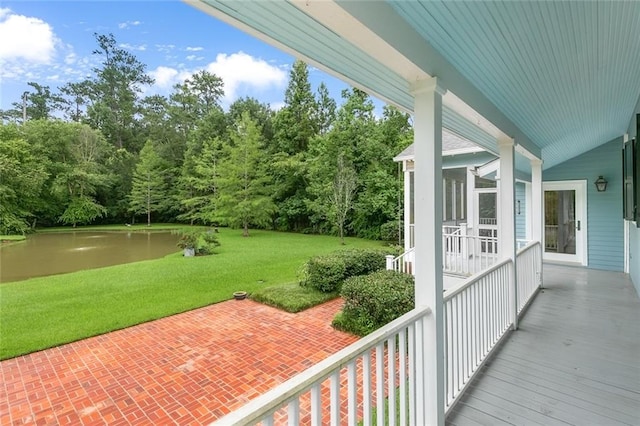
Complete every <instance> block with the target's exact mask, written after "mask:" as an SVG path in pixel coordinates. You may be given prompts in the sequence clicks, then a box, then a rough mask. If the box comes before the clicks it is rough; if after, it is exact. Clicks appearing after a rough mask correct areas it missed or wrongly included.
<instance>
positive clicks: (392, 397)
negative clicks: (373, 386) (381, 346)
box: [387, 334, 397, 426]
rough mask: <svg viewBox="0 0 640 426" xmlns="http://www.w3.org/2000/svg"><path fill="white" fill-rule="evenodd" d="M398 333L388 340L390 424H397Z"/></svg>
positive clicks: (391, 425)
mask: <svg viewBox="0 0 640 426" xmlns="http://www.w3.org/2000/svg"><path fill="white" fill-rule="evenodd" d="M396 336H397V334H396V335H394V336H392V337H391V338H389V340H387V401H388V407H389V409H388V412H389V421H388V422H387V424H388V425H389V426H395V424H396V416H395V412H396V409H397V407H396Z"/></svg>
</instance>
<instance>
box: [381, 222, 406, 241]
mask: <svg viewBox="0 0 640 426" xmlns="http://www.w3.org/2000/svg"><path fill="white" fill-rule="evenodd" d="M402 223H403V222H400V224H398V221H397V220H396V221H391V222H385V223H383V224H382V225H380V239H381V240H382V241H389V242H394V243H397V242H398V237H399V232H400V229H401V228H402V226H403V225H402Z"/></svg>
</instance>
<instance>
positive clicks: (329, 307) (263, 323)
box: [0, 299, 356, 425]
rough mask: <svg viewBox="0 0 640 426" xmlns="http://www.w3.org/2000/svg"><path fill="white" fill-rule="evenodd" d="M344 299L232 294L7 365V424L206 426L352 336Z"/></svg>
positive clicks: (2, 370)
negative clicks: (343, 328) (289, 302)
mask: <svg viewBox="0 0 640 426" xmlns="http://www.w3.org/2000/svg"><path fill="white" fill-rule="evenodd" d="M341 303H342V301H341V300H340V299H338V300H335V301H332V302H328V303H326V304H324V305H321V306H318V307H315V308H312V309H309V310H307V311H305V312H302V313H299V314H289V313H286V312H282V311H279V310H277V309H274V308H271V307H268V306H264V305H261V304H258V303H255V302H253V301H250V300H244V301H234V300H231V301H227V302H223V303H219V304H216V305H212V306H208V307H205V308H201V309H196V310H193V311H190V312H186V313H183V314H178V315H174V316H171V317H168V318H163V319H160V320H157V321H152V322H149V323H146V324H141V325H138V326H134V327H130V328H127V329H124V330H120V331H115V332H112V333H108V334H104V335H101V336H97V337H93V338H90V339H85V340H81V341H78V342H75V343H71V344H67V345H64V346H60V347H57V348H53V349H48V350H45V351H41V352H36V353H33V354H30V355H26V356H22V357H18V358H14V359H10V360H6V361H2V362H1V363H0V374H1V380H2V385H1V386H0V424H2V425H21V424H38V425H41V424H42V425H53V424H74V425H75V424H87V425H88V424H91V425H94V424H95V425H98V424H109V425H129V424H135V425H144V424H153V425H166V424H179V425H200V424H207V423H209V422H211V421H213V420H215V419H216V418H219V417H221V416H223V415H224V414H226V413H228V412H230V411H233V410H234V409H236V408H239V407H240V406H242V405H244V404H245V403H246V402H247V401H249V400H250V399H252V398H255V397H256V396H258V395H260V394H262V393H264V392H265V391H267V390H269V389H271V388H273V387H274V386H276V385H277V384H279V383H282V382H283V381H285V380H287V379H288V378H290V377H292V376H293V375H295V374H297V373H299V372H301V371H303V370H305V369H306V368H308V367H309V366H311V365H313V364H315V363H317V362H318V361H320V360H322V359H324V358H326V357H327V356H329V355H331V354H332V353H335V352H337V351H338V350H340V349H342V348H343V347H345V346H347V345H349V344H350V343H352V342H354V341H355V340H356V338H355V337H353V336H351V335H348V334H345V333H341V332H338V331H335V330H333V329H332V328H331V325H330V323H331V319H332V318H333V316H334V314H335V313H336V312H337V311H338V310H339V309H340V307H341Z"/></svg>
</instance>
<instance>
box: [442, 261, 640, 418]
mask: <svg viewBox="0 0 640 426" xmlns="http://www.w3.org/2000/svg"><path fill="white" fill-rule="evenodd" d="M544 287H545V288H544V290H542V291H541V292H540V293H539V294H538V296H537V298H536V300H534V302H533V303H532V304H531V306H530V308H529V309H528V311H527V312H526V314H525V316H524V317H523V318H522V320H521V322H520V329H519V330H518V331H516V332H513V333H511V334H510V335H509V336H508V337H507V339H506V341H505V342H504V344H503V345H502V346H501V347H500V348H499V349H498V350H497V352H496V353H495V354H494V355H493V356H492V358H491V359H490V360H489V361H488V362H487V364H486V365H485V366H484V367H483V368H482V370H481V371H480V372H479V373H478V377H477V379H476V380H475V381H474V382H473V383H472V385H471V386H470V387H469V390H468V391H467V392H466V393H465V395H463V396H462V398H461V400H460V402H459V403H458V404H457V405H456V406H455V407H454V409H453V410H452V412H451V413H450V415H449V417H448V419H447V423H448V424H451V425H467V424H477V423H480V424H496V423H500V422H499V421H497V419H499V420H500V421H501V422H505V423H509V424H518V425H520V424H545V425H547V424H560V425H562V424H570V425H624V424H626V425H640V299H639V298H638V295H637V294H636V292H635V289H634V288H633V286H632V284H631V282H630V281H629V278H628V276H626V275H625V274H622V273H617V272H606V271H596V270H590V269H586V268H574V267H566V266H559V265H545V267H544ZM492 419H493V420H492Z"/></svg>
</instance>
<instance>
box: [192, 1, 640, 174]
mask: <svg viewBox="0 0 640 426" xmlns="http://www.w3.org/2000/svg"><path fill="white" fill-rule="evenodd" d="M185 1H187V2H188V3H190V4H193V5H194V6H196V7H198V8H200V9H202V10H203V11H206V12H207V13H209V14H211V15H214V16H216V17H218V18H219V19H222V20H224V21H226V22H229V23H231V24H232V25H235V26H237V27H239V28H241V29H244V30H245V31H247V32H249V33H250V34H253V35H255V36H257V37H259V38H261V39H263V40H265V41H267V42H269V43H271V44H273V45H275V46H277V47H279V48H281V49H283V50H285V51H287V52H289V53H291V54H293V55H295V56H297V57H300V58H302V59H304V60H306V61H307V62H309V63H310V64H312V65H314V66H317V67H319V68H321V69H323V70H325V71H328V72H330V73H331V74H333V75H336V76H338V77H339V78H342V79H343V80H345V81H347V82H349V83H350V84H353V85H355V86H357V87H360V88H363V89H365V90H367V91H368V92H370V93H372V94H374V95H376V96H378V97H380V98H381V99H383V100H385V101H387V102H389V103H392V104H395V105H396V106H399V107H401V108H402V109H404V110H407V111H411V110H412V108H413V98H412V96H411V93H410V83H411V82H412V81H415V80H416V79H418V78H424V77H428V76H437V77H438V78H439V80H440V81H441V82H442V83H443V84H444V87H445V88H446V89H448V90H449V91H450V92H451V93H453V94H454V95H455V97H456V98H458V99H459V100H462V101H463V102H464V103H465V104H466V108H467V111H465V109H464V108H457V107H456V103H455V102H454V103H447V100H446V99H445V109H444V113H443V121H444V123H443V125H444V126H445V127H447V128H449V129H451V130H453V131H454V132H456V133H458V134H460V135H462V136H464V137H466V138H468V139H470V140H472V141H474V142H475V143H477V144H479V145H480V146H482V147H484V148H486V149H487V150H489V151H491V152H494V153H495V152H496V151H497V149H496V143H495V141H496V134H495V133H492V126H496V127H497V128H499V129H500V131H501V132H503V133H504V134H506V135H508V136H510V137H513V138H515V140H516V142H517V143H520V144H522V145H523V146H524V147H525V148H526V149H527V150H529V151H530V152H532V153H534V154H536V155H539V154H541V155H542V159H543V160H544V168H549V167H551V166H553V165H555V164H558V163H560V162H563V161H565V160H567V159H569V158H572V157H574V156H577V155H579V154H581V153H583V152H586V151H588V150H590V149H593V148H595V147H596V146H598V145H601V144H603V143H606V142H608V141H610V140H611V139H614V138H616V137H619V136H621V135H622V134H623V133H624V132H625V130H626V128H627V126H628V124H629V122H630V120H631V117H632V114H633V113H634V107H635V105H636V102H637V101H638V99H639V98H640V55H638V52H640V36H639V35H640V2H632V1H629V2H609V1H608V0H607V1H594V2H587V1H579V2H561V1H558V2H539V1H521V2H509V1H504V2H503V1H495V2H470V1H462V2H449V1H436V0H415V1H410V2H409V1H395V0H394V1H384V2H382V1H375V2H369V1H353V0H348V1H341V0H338V1H326V0H322V1H320V0H306V1H299V0H291V1H264V2H261V1H241V2H239V1H228V0H185ZM469 111H471V113H470V114H469ZM474 112H477V113H478V117H477V119H476V116H475V115H474ZM485 119H486V120H485ZM483 121H487V123H484V122H483ZM526 163H527V162H526V161H525V162H523V164H524V166H525V167H526Z"/></svg>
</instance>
